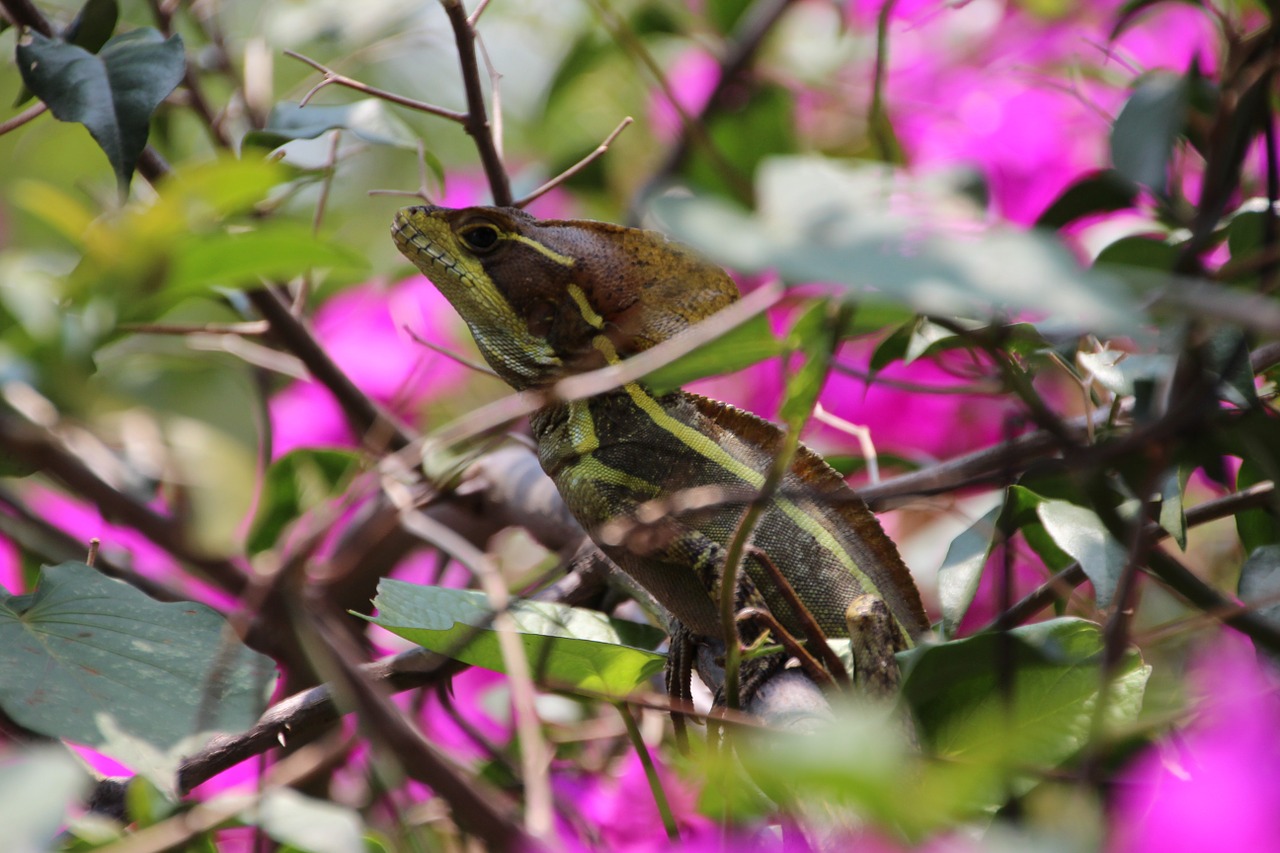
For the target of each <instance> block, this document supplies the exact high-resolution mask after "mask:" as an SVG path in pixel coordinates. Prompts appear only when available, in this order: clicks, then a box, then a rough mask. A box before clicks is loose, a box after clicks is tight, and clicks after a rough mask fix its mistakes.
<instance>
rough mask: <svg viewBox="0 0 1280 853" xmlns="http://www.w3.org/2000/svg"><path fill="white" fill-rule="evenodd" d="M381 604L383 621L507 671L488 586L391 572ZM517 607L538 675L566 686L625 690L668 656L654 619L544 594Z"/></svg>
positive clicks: (427, 643) (433, 646)
mask: <svg viewBox="0 0 1280 853" xmlns="http://www.w3.org/2000/svg"><path fill="white" fill-rule="evenodd" d="M373 605H374V607H376V608H377V610H378V615H377V616H376V617H374V618H372V619H370V621H371V622H373V623H374V624H375V625H380V626H381V627H383V628H385V629H387V630H388V631H390V632H391V633H393V634H397V635H399V636H401V637H404V638H405V639H406V640H409V641H410V642H414V643H417V644H419V645H420V646H423V647H424V648H427V649H430V650H431V651H433V652H437V653H439V654H442V655H446V656H447V657H451V658H454V659H455V660H460V661H462V662H464V663H469V664H471V665H472V666H480V667H484V668H485V669H491V670H494V671H495V672H504V671H505V666H504V664H503V662H502V654H501V652H500V651H499V648H498V637H497V633H496V632H495V631H493V630H492V628H491V627H490V625H491V624H492V621H493V611H492V610H490V609H489V605H488V602H487V600H486V598H485V596H484V594H483V593H481V592H477V591H475V590H462V589H446V588H443V587H435V586H418V585H416V584H409V583H403V582H401V581H395V580H391V579H383V580H382V581H381V582H380V583H379V584H378V596H377V598H375V599H374V601H373ZM509 612H510V614H511V617H512V619H513V620H514V621H515V624H516V630H517V631H518V632H519V634H520V641H521V643H522V644H523V645H524V648H525V654H527V655H528V656H529V664H530V666H531V667H532V669H533V672H534V677H535V678H537V679H539V681H542V682H545V683H547V684H548V685H550V686H553V687H556V688H559V689H569V690H582V691H586V692H588V693H592V694H603V695H606V696H614V697H623V696H626V695H627V694H629V693H631V692H632V691H634V690H636V689H637V688H638V687H640V686H641V685H643V684H645V683H646V682H647V681H648V680H649V679H650V678H652V677H653V676H654V675H655V674H657V673H658V672H659V671H660V670H661V669H662V666H663V663H664V661H665V660H666V656H665V655H663V654H660V653H658V652H654V651H650V649H651V648H653V647H655V646H656V645H657V644H658V643H659V642H660V641H661V638H662V632H660V631H658V630H656V629H654V628H650V627H649V626H647V625H639V624H636V623H634V622H623V621H620V620H615V619H609V618H608V617H607V616H605V615H604V614H603V613H600V612H598V611H595V610H583V609H581V608H577V607H565V606H564V605H562V604H552V603H550V602H541V601H516V602H514V603H513V604H512V606H511V609H510V611H509Z"/></svg>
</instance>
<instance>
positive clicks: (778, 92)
mask: <svg viewBox="0 0 1280 853" xmlns="http://www.w3.org/2000/svg"><path fill="white" fill-rule="evenodd" d="M794 112H795V98H794V96H793V95H792V93H791V91H790V90H788V89H786V88H785V87H783V86H778V85H767V86H759V87H757V88H755V89H753V90H752V91H751V92H750V96H749V98H748V99H747V101H746V103H742V104H738V105H736V106H735V108H733V109H724V110H716V111H713V112H712V113H711V114H710V116H709V117H708V118H707V119H706V122H705V125H706V133H707V136H708V137H710V139H711V144H712V147H713V148H714V149H715V150H716V152H718V154H719V157H720V160H721V163H717V162H715V161H713V160H712V158H711V157H709V156H708V155H707V154H706V152H705V149H704V147H703V146H701V145H695V146H693V147H692V149H691V151H690V157H689V161H688V165H686V166H685V169H684V173H683V174H684V177H685V178H686V179H687V180H688V181H689V182H690V183H691V184H692V185H693V186H695V187H698V188H699V189H701V190H703V191H705V192H708V193H712V194H716V195H725V196H728V197H730V198H737V197H741V195H742V185H744V184H749V182H750V179H751V176H752V175H754V174H756V172H757V170H758V169H760V168H761V167H762V163H763V162H764V161H765V160H766V158H769V157H773V156H774V155H779V154H787V153H790V152H792V151H795V150H796V139H795V132H794V127H795V118H794V115H793V114H794ZM724 167H727V169H728V171H729V173H730V174H728V175H726V174H725V168H724Z"/></svg>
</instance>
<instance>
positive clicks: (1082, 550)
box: [1036, 500, 1129, 607]
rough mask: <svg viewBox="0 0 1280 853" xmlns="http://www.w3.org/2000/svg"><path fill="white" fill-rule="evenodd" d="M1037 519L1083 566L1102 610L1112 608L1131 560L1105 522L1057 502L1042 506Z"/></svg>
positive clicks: (1037, 508)
mask: <svg viewBox="0 0 1280 853" xmlns="http://www.w3.org/2000/svg"><path fill="white" fill-rule="evenodd" d="M1036 515H1037V516H1039V517H1040V521H1041V523H1043V524H1044V528H1045V531H1046V532H1047V533H1048V534H1049V535H1050V536H1051V537H1053V541H1054V542H1055V543H1056V544H1057V545H1058V547H1059V548H1061V549H1062V550H1063V551H1064V552H1066V553H1067V554H1069V555H1071V557H1072V558H1074V559H1075V560H1076V562H1078V563H1079V564H1080V568H1081V569H1083V570H1084V573H1085V575H1086V576H1087V577H1088V578H1089V580H1090V582H1092V583H1093V589H1094V593H1095V595H1096V597H1097V600H1098V606H1100V607H1109V606H1111V598H1112V596H1113V595H1115V591H1116V583H1117V581H1119V580H1120V573H1121V572H1122V571H1123V570H1124V567H1125V564H1126V563H1128V561H1129V556H1128V554H1127V553H1126V552H1125V549H1124V547H1123V546H1121V544H1120V543H1119V542H1117V541H1116V540H1115V539H1113V538H1112V536H1111V534H1110V533H1109V532H1107V528H1106V526H1105V525H1104V524H1103V523H1102V519H1100V518H1098V516H1097V515H1095V514H1094V513H1093V512H1091V511H1089V510H1087V509H1085V508H1084V507H1082V506H1076V505H1075V504H1073V503H1068V502H1066V501H1056V500H1047V501H1043V502H1041V503H1040V505H1039V506H1037V507H1036Z"/></svg>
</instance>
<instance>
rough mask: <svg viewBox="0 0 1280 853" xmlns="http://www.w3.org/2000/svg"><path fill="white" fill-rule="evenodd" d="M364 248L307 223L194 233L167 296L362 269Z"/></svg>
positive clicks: (176, 261)
mask: <svg viewBox="0 0 1280 853" xmlns="http://www.w3.org/2000/svg"><path fill="white" fill-rule="evenodd" d="M367 266H368V262H367V261H366V260H365V258H364V256H363V255H361V254H360V253H359V252H357V251H355V250H354V249H351V248H349V247H347V246H344V245H342V244H340V243H336V242H332V241H327V240H324V239H321V238H320V237H317V236H316V235H314V234H312V233H311V229H310V228H309V227H307V226H304V225H300V224H296V223H290V222H285V221H282V220H273V221H271V222H268V223H265V224H264V225H263V226H262V227H261V228H259V229H258V230H255V231H242V232H224V233H219V234H208V235H200V236H197V237H194V238H192V239H190V240H187V241H185V245H183V246H182V247H181V248H180V249H179V250H178V251H176V252H175V253H174V256H173V259H172V265H171V266H170V268H169V280H168V286H167V288H166V290H165V296H166V297H167V298H168V299H170V300H176V299H179V298H181V297H185V296H189V295H192V294H196V293H201V292H203V291H205V290H207V289H208V288H211V287H214V286H221V287H246V286H248V287H252V286H256V285H257V284H258V283H259V282H260V281H261V280H264V279H266V280H270V279H289V278H292V277H294V276H296V275H301V274H303V273H305V272H307V271H308V270H311V269H322V268H330V269H339V270H349V271H361V270H364V269H365V268H367Z"/></svg>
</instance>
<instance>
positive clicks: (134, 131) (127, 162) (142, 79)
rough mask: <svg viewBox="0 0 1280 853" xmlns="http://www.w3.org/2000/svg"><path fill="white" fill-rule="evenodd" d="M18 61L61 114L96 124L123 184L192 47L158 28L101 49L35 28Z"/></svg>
mask: <svg viewBox="0 0 1280 853" xmlns="http://www.w3.org/2000/svg"><path fill="white" fill-rule="evenodd" d="M18 68H19V70H20V71H21V72H22V81H23V82H24V83H25V84H26V85H27V88H29V89H31V91H33V92H35V93H36V96H37V97H39V98H40V100H42V101H44V102H45V103H46V104H48V106H49V109H50V111H52V112H53V114H54V116H55V117H56V118H58V119H59V120H61V121H74V122H79V123H80V124H83V125H84V126H85V127H86V128H88V130H89V133H90V135H92V136H93V138H94V141H96V142H97V143H98V145H99V147H101V148H102V150H103V152H104V153H105V154H106V155H107V159H108V160H110V161H111V167H112V169H114V170H115V173H116V179H117V181H118V183H119V184H120V187H121V190H122V192H123V191H127V190H128V187H129V181H130V179H131V178H132V177H133V170H134V167H135V166H136V165H137V163H138V157H139V156H141V154H142V149H143V148H145V147H146V144H147V134H148V132H149V129H150V124H151V114H152V113H154V112H155V110H156V107H158V106H160V103H161V102H162V101H163V100H164V99H165V98H166V97H168V95H169V93H170V92H172V91H173V90H174V89H175V88H176V87H177V85H178V83H180V82H182V76H183V74H184V73H185V71H186V54H185V52H184V50H183V46H182V39H181V37H179V36H177V35H172V36H170V37H169V38H167V39H166V38H164V37H163V36H161V35H160V33H158V32H156V31H155V30H153V29H150V28H143V29H138V30H133V31H132V32H128V33H124V34H122V35H118V36H116V37H115V38H112V39H111V40H110V41H108V42H107V43H106V44H105V45H104V46H103V48H102V51H101V52H100V53H97V54H93V53H90V52H89V51H87V50H85V49H84V48H82V47H79V46H77V45H74V44H67V43H66V42H62V41H57V40H55V39H49V38H45V37H44V36H42V35H40V34H39V33H36V32H29V33H27V35H26V36H25V37H24V39H23V40H22V41H21V42H20V43H19V44H18Z"/></svg>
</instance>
